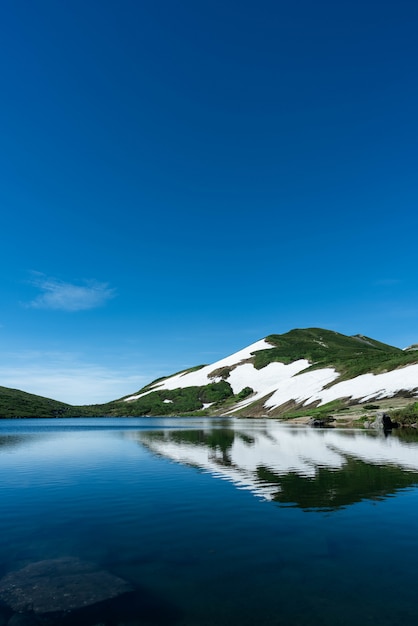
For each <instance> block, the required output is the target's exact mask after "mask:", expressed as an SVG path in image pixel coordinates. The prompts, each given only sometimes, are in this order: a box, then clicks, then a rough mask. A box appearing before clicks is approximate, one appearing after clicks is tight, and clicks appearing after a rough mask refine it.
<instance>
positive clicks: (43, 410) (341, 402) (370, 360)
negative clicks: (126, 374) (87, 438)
mask: <svg viewBox="0 0 418 626" xmlns="http://www.w3.org/2000/svg"><path fill="white" fill-rule="evenodd" d="M396 395H401V396H404V397H410V398H416V397H418V350H416V349H409V350H401V349H400V348H395V347H393V346H389V345H387V344H384V343H381V342H379V341H376V340H374V339H371V338H369V337H365V336H363V335H355V336H353V337H348V336H346V335H342V334H340V333H336V332H334V331H330V330H324V329H320V328H307V329H295V330H292V331H290V332H288V333H284V334H283V335H269V336H268V337H266V338H265V339H261V340H260V341H257V342H256V343H253V344H251V345H250V346H248V347H247V348H244V349H243V350H240V351H239V352H237V353H235V354H232V355H231V356H229V357H226V358H224V359H221V360H220V361H217V362H216V363H213V364H212V365H204V366H203V365H200V366H197V367H193V368H191V369H189V370H186V371H182V372H179V373H177V374H174V375H172V376H169V377H166V378H161V379H158V380H156V381H154V382H152V383H150V384H149V385H147V386H146V387H144V388H143V389H141V390H140V391H138V392H137V393H135V394H133V395H130V396H127V397H124V398H121V399H119V400H115V401H113V402H109V403H106V404H100V405H90V406H79V407H77V406H70V405H68V404H64V403H62V402H58V401H56V400H49V399H47V398H42V397H40V396H35V395H33V394H28V393H25V392H23V391H17V390H13V389H7V388H5V387H0V417H60V416H63V417H83V416H106V415H109V416H142V415H145V416H152V415H233V414H235V415H242V416H250V417H251V416H260V415H266V416H272V417H274V416H279V415H284V414H286V413H288V412H289V411H295V410H299V409H302V410H306V409H309V410H310V409H314V408H316V407H319V409H320V410H322V409H321V407H325V408H326V407H327V406H328V405H329V404H330V403H332V404H331V406H333V407H334V408H335V407H336V406H338V407H340V408H341V407H343V406H345V405H352V404H358V403H362V402H370V401H371V400H377V399H383V398H390V397H393V396H396ZM319 409H318V410H319Z"/></svg>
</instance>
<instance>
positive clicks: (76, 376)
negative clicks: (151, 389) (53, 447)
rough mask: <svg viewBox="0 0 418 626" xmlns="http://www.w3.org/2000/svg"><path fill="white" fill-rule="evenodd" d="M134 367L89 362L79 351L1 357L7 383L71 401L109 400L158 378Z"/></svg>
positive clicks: (0, 370)
mask: <svg viewBox="0 0 418 626" xmlns="http://www.w3.org/2000/svg"><path fill="white" fill-rule="evenodd" d="M134 371H135V368H134V367H115V368H111V367H106V366H103V365H98V364H95V363H89V362H85V361H84V360H83V359H82V358H81V357H80V356H78V355H76V354H71V353H59V352H47V351H45V352H42V351H35V350H32V351H24V352H21V353H7V354H4V355H2V358H1V360H0V380H1V384H2V385H3V386H5V387H11V388H13V389H21V390H23V391H27V392H29V393H34V394H37V395H41V396H45V397H47V398H53V399H54V400H61V401H62V402H68V403H70V404H96V403H102V402H108V401H110V400H114V399H116V398H120V397H122V396H125V395H129V394H132V393H134V392H135V391H137V390H138V389H141V387H143V386H144V385H145V384H147V383H149V382H150V381H151V380H153V379H154V378H155V376H153V373H151V374H150V375H146V374H134V373H133V372H134Z"/></svg>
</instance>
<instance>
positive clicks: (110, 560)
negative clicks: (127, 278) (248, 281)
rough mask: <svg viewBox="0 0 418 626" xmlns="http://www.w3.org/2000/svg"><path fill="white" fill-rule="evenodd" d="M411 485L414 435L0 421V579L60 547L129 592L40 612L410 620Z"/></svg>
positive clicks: (189, 619) (68, 616)
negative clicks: (83, 605) (86, 603)
mask: <svg viewBox="0 0 418 626" xmlns="http://www.w3.org/2000/svg"><path fill="white" fill-rule="evenodd" d="M417 485H418V437H415V435H414V434H413V433H412V434H409V435H405V434H404V433H403V432H399V433H394V434H393V435H392V436H389V437H385V436H384V435H383V434H380V433H371V432H363V431H341V430H314V429H308V428H292V427H286V426H283V425H281V424H279V423H277V422H274V421H272V420H265V421H264V420H238V419H217V420H209V419H202V418H199V419H198V418H193V419H190V418H189V419H183V420H180V419H171V418H164V419H163V418H161V419H156V418H154V419H107V418H106V419H79V420H69V419H67V420H58V419H56V420H13V421H12V420H10V421H9V420H3V421H1V422H0V503H1V504H0V506H1V517H0V578H1V579H2V580H3V581H5V580H6V581H7V580H8V578H7V577H8V576H10V573H11V572H15V573H16V572H23V573H25V572H27V571H29V570H28V569H25V568H28V566H31V565H32V564H42V563H49V562H52V563H66V562H67V561H65V559H70V561H68V562H77V563H89V564H94V566H95V567H97V569H98V571H100V572H106V573H107V574H109V575H111V576H114V577H115V579H116V578H117V579H118V580H122V581H125V582H126V583H127V584H128V585H129V588H130V589H131V590H132V591H130V592H128V593H124V594H121V595H117V596H116V597H112V598H109V599H106V600H102V599H100V601H98V602H96V603H94V604H93V605H90V606H87V607H84V608H82V607H78V608H72V609H71V610H67V611H66V612H65V613H64V612H59V611H58V612H57V611H55V612H54V613H53V614H45V613H42V614H38V615H37V619H38V620H40V621H41V622H42V623H48V624H55V623H56V624H69V625H72V624H86V625H91V626H94V625H95V624H99V623H102V624H109V625H110V624H115V625H120V626H122V625H125V624H130V625H131V626H134V625H136V624H138V625H140V624H141V625H144V624H145V625H148V624H149V625H152V624H153V625H157V626H158V625H162V624H168V625H169V624H173V625H181V626H192V625H193V626H197V625H202V626H205V625H208V626H209V625H213V626H214V625H215V624H216V625H219V626H223V625H225V626H226V625H228V626H234V625H235V624H236V625H240V626H241V625H242V626H244V625H248V626H249V625H253V624H260V625H263V624H266V625H267V624H283V625H284V624H286V625H288V624H295V625H296V624H297V625H301V626H302V625H305V624H306V625H309V624H318V625H319V624H325V625H328V624H329V625H330V626H331V625H332V626H338V625H343V624H344V625H345V624H353V623H354V622H356V623H358V624H375V623H376V622H377V621H378V623H379V624H381V625H388V626H389V625H394V624H415V623H416V622H417V620H418V608H417V606H416V601H415V596H414V593H413V591H411V589H413V587H414V580H415V571H416V563H417V557H418V538H417V531H416V529H417V512H418V509H417V505H418V499H417V498H418V490H417ZM71 559H72V560H73V561H71ZM40 567H41V568H42V565H41V566H40ZM51 577H52V574H51ZM80 580H81V582H80V584H81V585H85V583H84V580H83V579H80ZM48 584H50V585H51V588H52V582H51V580H48V577H47V576H45V578H44V579H42V585H46V586H47V585H48ZM1 585H2V583H1V580H0V590H1ZM28 609H30V607H28ZM12 615H13V610H12V609H11V608H10V606H7V603H6V604H5V603H4V599H3V604H2V605H1V606H0V623H1V622H2V620H3V622H6V620H8V619H10V618H11V617H12Z"/></svg>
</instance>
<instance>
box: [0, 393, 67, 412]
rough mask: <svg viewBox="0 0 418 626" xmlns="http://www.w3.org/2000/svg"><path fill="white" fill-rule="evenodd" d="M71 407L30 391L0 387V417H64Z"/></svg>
mask: <svg viewBox="0 0 418 626" xmlns="http://www.w3.org/2000/svg"><path fill="white" fill-rule="evenodd" d="M69 412H71V407H70V405H68V404H65V403H64V402H58V401H57V400H50V399H49V398H43V397H42V396H36V395H34V394H32V393H26V392H25V391H19V390H18V389H9V388H8V387H0V418H15V417H65V416H67V414H68V413H69Z"/></svg>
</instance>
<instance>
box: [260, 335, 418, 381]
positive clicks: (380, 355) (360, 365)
mask: <svg viewBox="0 0 418 626" xmlns="http://www.w3.org/2000/svg"><path fill="white" fill-rule="evenodd" d="M266 340H267V341H268V342H269V343H271V344H272V345H273V346H274V348H270V349H267V350H261V351H259V352H256V353H255V356H254V367H255V368H256V369H262V368H263V367H265V366H266V365H268V364H269V363H271V362H272V361H280V362H281V363H285V364H288V363H292V362H293V361H297V360H299V359H306V360H308V361H309V362H310V363H312V366H311V367H310V368H307V369H318V368H323V367H334V368H335V369H336V370H337V371H338V372H340V374H341V378H342V379H348V378H354V377H355V376H360V375H361V374H366V373H368V372H373V373H380V372H384V371H389V370H393V369H395V368H397V367H402V366H405V365H408V364H411V363H416V362H418V352H414V351H412V352H405V351H404V350H401V349H400V348H395V347H394V346H389V345H387V344H384V343H381V342H379V341H375V340H374V339H370V338H368V337H363V336H362V335H356V336H354V337H348V336H346V335H341V334H340V333H337V332H334V331H330V330H324V329H321V328H306V329H295V330H291V331H290V332H288V333H285V334H283V335H269V336H268V337H266ZM304 371H306V370H304ZM341 378H340V380H341Z"/></svg>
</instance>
